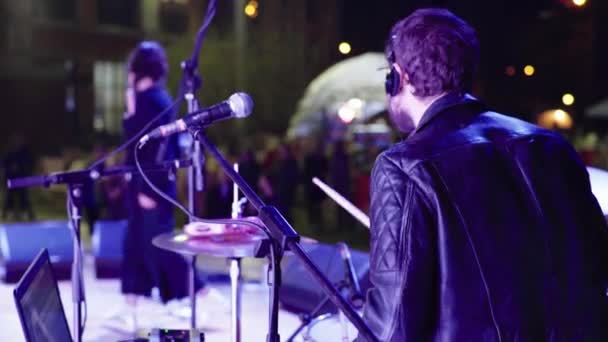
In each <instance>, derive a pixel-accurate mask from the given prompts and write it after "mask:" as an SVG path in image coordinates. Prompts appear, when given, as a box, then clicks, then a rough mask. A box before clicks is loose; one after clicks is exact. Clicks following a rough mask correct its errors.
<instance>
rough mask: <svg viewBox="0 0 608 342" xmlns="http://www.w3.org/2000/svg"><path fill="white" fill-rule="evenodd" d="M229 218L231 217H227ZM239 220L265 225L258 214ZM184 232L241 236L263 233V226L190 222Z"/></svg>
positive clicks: (208, 236) (195, 235)
mask: <svg viewBox="0 0 608 342" xmlns="http://www.w3.org/2000/svg"><path fill="white" fill-rule="evenodd" d="M226 220H229V219H226ZM238 220H241V221H250V222H252V223H254V224H257V225H258V226H264V223H262V220H260V219H259V218H258V217H257V216H249V217H242V218H239V219H238ZM184 233H186V234H188V236H190V237H194V238H211V237H218V236H232V237H233V238H238V237H239V236H246V235H257V234H263V232H262V231H261V228H258V227H255V226H251V225H246V224H238V223H237V224H224V223H208V222H200V221H195V222H190V223H188V224H186V225H185V226H184Z"/></svg>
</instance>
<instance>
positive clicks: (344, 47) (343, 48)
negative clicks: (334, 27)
mask: <svg viewBox="0 0 608 342" xmlns="http://www.w3.org/2000/svg"><path fill="white" fill-rule="evenodd" d="M338 51H340V53H341V54H343V55H348V54H349V53H350V52H351V51H352V48H351V47H350V44H349V43H348V42H342V43H340V45H338Z"/></svg>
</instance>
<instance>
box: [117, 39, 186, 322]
mask: <svg viewBox="0 0 608 342" xmlns="http://www.w3.org/2000/svg"><path fill="white" fill-rule="evenodd" d="M128 72H129V75H128V87H127V93H126V100H127V112H126V113H125V114H124V120H123V128H124V137H125V140H127V139H130V138H131V137H133V136H135V135H136V134H137V133H138V132H139V131H140V130H141V129H142V128H143V127H144V126H145V125H146V124H148V123H149V122H150V121H151V120H152V119H153V118H154V117H156V116H157V115H158V114H159V113H161V112H162V111H163V110H165V109H166V108H168V107H169V106H170V105H171V102H172V100H171V97H170V96H169V94H168V93H167V90H166V89H165V86H164V81H165V77H166V75H167V59H166V56H165V52H164V49H163V48H162V47H161V46H160V45H159V44H158V43H156V42H142V43H140V44H139V45H138V46H137V47H136V48H135V50H134V51H133V52H132V53H131V55H130V57H129V61H128ZM173 117H174V113H173V112H170V113H168V114H166V115H164V116H163V117H162V118H161V120H159V121H158V122H157V124H158V125H162V124H166V123H168V122H169V121H172V120H173V119H174V118H173ZM134 148H135V147H134V146H132V147H131V148H130V149H129V150H128V153H127V155H126V164H127V165H134V164H135V156H134ZM177 152H178V145H177V142H176V141H175V139H174V137H170V138H165V139H158V140H154V141H150V142H149V143H148V144H146V145H145V146H144V147H143V148H142V149H140V150H139V151H138V157H139V161H140V163H141V164H142V165H143V164H158V163H161V162H162V161H165V160H171V159H175V158H176V157H177V156H178V154H177ZM148 177H149V178H150V180H151V181H152V183H154V184H155V185H156V186H157V187H158V188H159V189H160V190H162V191H163V192H164V193H166V194H167V195H169V196H171V197H173V198H175V195H176V186H175V176H174V175H170V174H168V173H162V172H154V173H149V174H148ZM127 187H128V191H127V194H126V197H127V206H128V209H129V217H128V222H129V223H128V228H127V234H126V236H125V241H124V258H123V267H122V276H121V287H122V292H123V293H124V294H125V295H126V296H127V297H126V298H127V304H128V305H129V306H131V307H132V308H133V313H132V321H131V322H129V323H127V325H128V327H129V328H130V327H131V326H132V327H133V328H134V329H135V328H136V326H137V325H136V322H135V318H136V317H135V313H134V309H135V304H136V301H137V296H150V295H151V291H152V288H153V287H157V288H158V289H159V294H160V297H161V299H162V301H163V302H164V303H166V302H168V301H169V300H172V299H179V298H183V297H186V296H187V295H188V282H187V281H186V280H187V278H186V277H187V272H188V265H187V263H186V261H185V260H184V259H183V258H182V257H181V256H180V255H178V254H175V253H172V252H168V251H165V250H162V249H159V248H157V247H155V246H153V245H152V239H153V238H154V237H155V236H157V235H158V234H161V233H166V232H171V231H172V230H173V229H174V227H175V222H174V218H173V205H172V204H170V203H169V202H167V201H166V200H164V199H163V198H161V197H160V196H159V195H157V194H156V193H155V192H154V191H153V190H152V188H150V187H149V186H148V185H147V184H146V183H145V181H144V180H143V178H142V177H140V176H137V175H134V177H132V178H131V179H130V180H129V182H128V185H127Z"/></svg>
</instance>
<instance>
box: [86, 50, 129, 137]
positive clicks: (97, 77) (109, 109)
mask: <svg viewBox="0 0 608 342" xmlns="http://www.w3.org/2000/svg"><path fill="white" fill-rule="evenodd" d="M93 82H94V87H95V113H94V118H93V128H94V129H95V130H96V131H103V132H106V133H110V134H120V133H121V131H122V114H123V113H124V111H125V99H124V96H125V82H126V75H125V63H124V62H109V61H98V62H95V64H94V66H93Z"/></svg>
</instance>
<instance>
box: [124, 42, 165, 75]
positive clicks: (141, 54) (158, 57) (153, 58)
mask: <svg viewBox="0 0 608 342" xmlns="http://www.w3.org/2000/svg"><path fill="white" fill-rule="evenodd" d="M168 68H169V66H168V63H167V55H166V53H165V49H163V47H162V46H161V45H160V44H159V43H157V42H155V41H143V42H141V43H139V44H138V45H137V47H136V48H135V49H134V50H133V51H132V52H131V54H130V55H129V59H128V62H127V69H128V71H129V72H133V73H134V74H135V78H136V79H142V78H144V77H146V76H148V77H151V78H152V79H153V80H154V81H159V80H164V78H165V77H166V75H167V72H168Z"/></svg>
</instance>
